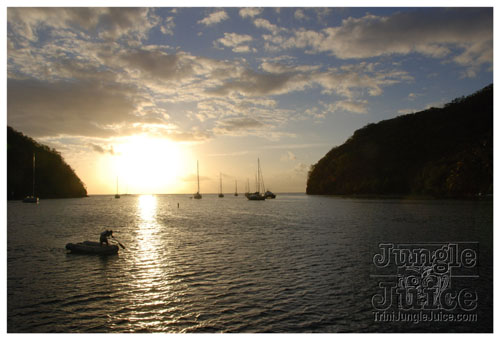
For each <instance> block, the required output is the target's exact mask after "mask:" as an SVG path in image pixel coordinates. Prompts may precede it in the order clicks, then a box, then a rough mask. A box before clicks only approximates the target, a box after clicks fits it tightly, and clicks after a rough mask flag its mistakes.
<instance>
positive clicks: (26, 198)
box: [23, 153, 38, 203]
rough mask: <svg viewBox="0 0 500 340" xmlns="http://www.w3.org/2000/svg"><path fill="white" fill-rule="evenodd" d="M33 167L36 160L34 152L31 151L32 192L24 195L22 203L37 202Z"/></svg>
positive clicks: (34, 167)
mask: <svg viewBox="0 0 500 340" xmlns="http://www.w3.org/2000/svg"><path fill="white" fill-rule="evenodd" d="M35 169H36V161H35V153H33V193H32V195H31V196H26V197H25V198H24V199H23V202H24V203H38V197H36V196H35Z"/></svg>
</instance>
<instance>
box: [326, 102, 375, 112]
mask: <svg viewBox="0 0 500 340" xmlns="http://www.w3.org/2000/svg"><path fill="white" fill-rule="evenodd" d="M336 110H343V111H348V112H353V113H367V112H368V102H367V101H366V100H363V101H357V102H355V101H347V100H343V101H339V102H337V103H335V104H334V111H336Z"/></svg>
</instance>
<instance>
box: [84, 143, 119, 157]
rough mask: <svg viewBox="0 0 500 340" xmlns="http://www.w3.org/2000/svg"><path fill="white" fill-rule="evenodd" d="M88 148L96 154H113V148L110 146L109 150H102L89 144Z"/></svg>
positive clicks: (98, 146) (100, 147)
mask: <svg viewBox="0 0 500 340" xmlns="http://www.w3.org/2000/svg"><path fill="white" fill-rule="evenodd" d="M89 146H90V147H91V148H92V150H94V151H95V152H98V153H109V154H110V155H114V154H115V150H114V149H113V146H110V147H109V149H104V148H103V147H102V146H100V145H97V144H93V143H89Z"/></svg>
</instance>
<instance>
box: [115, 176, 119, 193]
mask: <svg viewBox="0 0 500 340" xmlns="http://www.w3.org/2000/svg"><path fill="white" fill-rule="evenodd" d="M115 198H120V194H119V193H118V176H116V194H115Z"/></svg>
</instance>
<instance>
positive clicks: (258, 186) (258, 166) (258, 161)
mask: <svg viewBox="0 0 500 340" xmlns="http://www.w3.org/2000/svg"><path fill="white" fill-rule="evenodd" d="M257 191H258V192H260V159H259V158H257Z"/></svg>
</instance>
